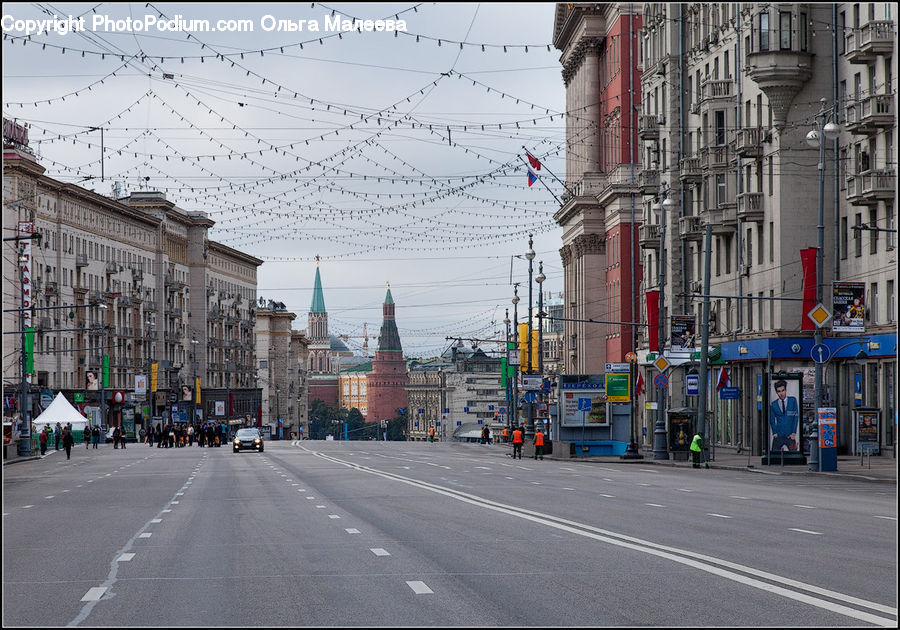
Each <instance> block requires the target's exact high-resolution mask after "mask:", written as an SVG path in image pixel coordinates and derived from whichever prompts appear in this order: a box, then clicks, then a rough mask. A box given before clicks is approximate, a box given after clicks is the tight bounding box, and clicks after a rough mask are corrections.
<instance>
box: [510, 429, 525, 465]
mask: <svg viewBox="0 0 900 630" xmlns="http://www.w3.org/2000/svg"><path fill="white" fill-rule="evenodd" d="M524 441H525V440H524V437H523V435H522V429H520V428H519V427H516V430H515V431H513V437H512V445H513V454H512V456H513V459H515V458H516V454H518V455H519V459H522V443H523V442H524Z"/></svg>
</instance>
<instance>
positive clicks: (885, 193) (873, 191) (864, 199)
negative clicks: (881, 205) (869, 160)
mask: <svg viewBox="0 0 900 630" xmlns="http://www.w3.org/2000/svg"><path fill="white" fill-rule="evenodd" d="M896 189H897V173H896V171H895V170H894V169H884V170H880V171H868V172H866V173H859V174H858V175H850V176H849V177H848V178H847V201H849V202H850V203H851V204H853V205H855V206H872V205H876V204H877V203H878V201H879V200H892V199H893V198H894V196H895V195H896Z"/></svg>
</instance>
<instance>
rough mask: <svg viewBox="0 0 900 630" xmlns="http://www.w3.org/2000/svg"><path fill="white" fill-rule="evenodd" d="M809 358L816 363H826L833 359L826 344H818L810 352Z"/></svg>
mask: <svg viewBox="0 0 900 630" xmlns="http://www.w3.org/2000/svg"><path fill="white" fill-rule="evenodd" d="M809 356H811V357H812V360H813V361H815V362H816V363H825V362H826V361H828V359H830V358H831V350H830V349H829V348H828V346H826V345H825V344H824V343H817V344H816V345H814V346H813V347H812V350H810V352H809Z"/></svg>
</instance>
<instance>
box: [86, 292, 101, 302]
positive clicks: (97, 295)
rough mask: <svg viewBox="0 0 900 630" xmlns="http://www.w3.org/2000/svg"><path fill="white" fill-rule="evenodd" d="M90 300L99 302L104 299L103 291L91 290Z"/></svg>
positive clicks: (89, 293)
mask: <svg viewBox="0 0 900 630" xmlns="http://www.w3.org/2000/svg"><path fill="white" fill-rule="evenodd" d="M87 297H88V302H90V303H91V304H99V303H100V302H102V301H103V293H101V292H100V291H90V292H88V296H87Z"/></svg>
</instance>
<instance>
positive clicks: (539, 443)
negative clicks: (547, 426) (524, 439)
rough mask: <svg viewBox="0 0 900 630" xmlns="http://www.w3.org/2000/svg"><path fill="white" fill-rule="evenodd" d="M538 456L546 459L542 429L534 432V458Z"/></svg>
mask: <svg viewBox="0 0 900 630" xmlns="http://www.w3.org/2000/svg"><path fill="white" fill-rule="evenodd" d="M538 457H540V458H541V459H544V434H543V432H542V431H541V430H540V429H538V430H537V431H535V433H534V458H535V459H537V458H538ZM520 459H521V458H520Z"/></svg>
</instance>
